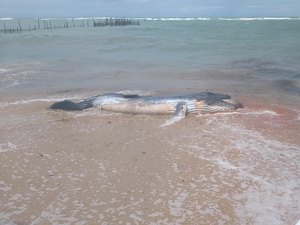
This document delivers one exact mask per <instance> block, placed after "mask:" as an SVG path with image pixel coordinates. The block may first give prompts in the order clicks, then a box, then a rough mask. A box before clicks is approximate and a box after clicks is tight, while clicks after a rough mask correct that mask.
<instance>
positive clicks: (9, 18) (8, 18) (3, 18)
mask: <svg viewBox="0 0 300 225" xmlns="http://www.w3.org/2000/svg"><path fill="white" fill-rule="evenodd" d="M13 19H14V18H11V17H7V18H5V17H2V18H0V20H13Z"/></svg>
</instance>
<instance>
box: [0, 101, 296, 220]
mask: <svg viewBox="0 0 300 225" xmlns="http://www.w3.org/2000/svg"><path fill="white" fill-rule="evenodd" d="M241 100H243V102H244V105H245V108H244V109H242V110H239V111H237V112H234V113H231V114H215V115H189V116H188V117H187V118H185V119H184V120H182V121H180V122H178V123H175V124H173V125H172V126H167V127H161V125H162V124H163V123H164V122H165V120H166V119H167V118H168V117H167V116H163V115H161V116H159V115H131V114H119V113H107V112H103V111H100V110H99V109H97V108H93V109H88V110H85V111H82V112H62V111H51V110H47V108H48V107H49V105H50V104H51V101H48V100H43V99H38V100H31V101H23V102H19V101H12V102H7V103H6V105H5V104H2V106H1V111H0V113H1V115H0V117H1V118H2V119H1V137H0V138H1V139H0V143H1V146H0V154H1V159H0V160H1V164H0V166H1V168H0V170H1V183H0V196H1V198H0V224H16V225H25V224H26V225H27V224H195V225H196V224H199V225H200V224H274V225H276V224H278V225H279V224H296V222H297V221H298V220H299V211H300V208H299V194H300V191H299V180H300V179H299V178H300V177H299V150H300V147H299V145H300V136H299V132H297V131H299V126H300V119H299V111H298V112H296V111H291V110H288V109H286V108H285V109H284V108H281V107H279V106H276V105H274V104H273V105H272V104H271V103H270V105H268V106H266V104H265V102H258V101H255V102H251V101H250V100H249V99H247V98H246V97H245V98H242V99H241Z"/></svg>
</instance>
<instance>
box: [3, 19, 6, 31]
mask: <svg viewBox="0 0 300 225" xmlns="http://www.w3.org/2000/svg"><path fill="white" fill-rule="evenodd" d="M3 26H4V32H5V33H6V25H5V22H4V21H3Z"/></svg>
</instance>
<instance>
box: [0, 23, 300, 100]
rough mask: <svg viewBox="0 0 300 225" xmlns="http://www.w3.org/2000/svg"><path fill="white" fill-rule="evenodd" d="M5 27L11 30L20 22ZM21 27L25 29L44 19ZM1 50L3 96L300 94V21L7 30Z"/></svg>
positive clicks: (1, 38)
mask: <svg viewBox="0 0 300 225" xmlns="http://www.w3.org/2000/svg"><path fill="white" fill-rule="evenodd" d="M66 20H67V19H55V20H54V19H53V20H52V24H55V23H63V22H64V21H66ZM2 21H4V22H5V25H6V27H9V26H10V25H11V26H15V25H16V23H17V20H15V19H12V20H4V19H3V20H2ZM82 21H83V22H84V24H86V23H87V21H89V24H91V20H90V19H89V20H87V19H81V20H76V21H75V23H77V24H80V23H82ZM20 22H21V24H22V26H23V29H24V27H28V26H29V25H28V24H36V23H37V20H36V19H23V20H20ZM41 23H42V22H41ZM69 23H71V22H70V21H69ZM1 26H3V24H2V25H1ZM32 27H33V25H31V28H32ZM0 29H3V27H2V28H1V27H0ZM0 45H1V46H0V48H1V52H0V92H2V93H17V92H21V93H22V92H46V93H47V92H51V93H52V92H54V93H55V92H59V91H64V90H78V89H80V90H97V89H98V90H100V91H101V90H112V91H115V90H124V89H126V90H128V89H142V90H157V91H162V90H169V91H173V89H176V90H178V89H179V91H186V90H189V89H192V90H198V89H199V91H201V90H202V89H209V90H212V91H214V90H217V91H223V90H226V89H227V90H228V89H229V90H228V91H227V92H233V91H236V92H239V93H240V92H243V91H245V93H248V94H249V93H257V91H258V92H261V93H264V91H265V89H266V88H267V87H269V88H273V89H274V87H276V88H278V87H279V89H281V90H284V93H288V94H291V95H293V96H295V95H296V96H299V94H300V91H299V79H300V64H299V62H300V20H299V19H297V18H294V19H281V20H280V19H268V20H262V19H251V20H250V19H249V20H248V19H242V20H241V19H231V20H228V19H210V20H199V19H197V20H184V19H182V20H179V19H178V20H163V21H162V20H141V25H140V26H125V27H98V28H93V27H86V26H85V27H76V28H69V29H55V30H54V29H53V30H44V29H41V30H35V31H23V32H22V33H13V34H7V33H3V32H2V33H0ZM249 83H251V84H253V85H254V84H255V85H256V84H257V85H258V86H257V87H255V88H253V87H252V86H251V85H249ZM262 83H263V84H265V86H260V85H261V84H262ZM237 84H238V85H237ZM268 85H269V86H268ZM250 86H251V87H250ZM233 87H235V89H234V90H233V89H232V88H233ZM238 87H241V88H238ZM245 88H246V89H245Z"/></svg>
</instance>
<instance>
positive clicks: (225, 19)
mask: <svg viewBox="0 0 300 225" xmlns="http://www.w3.org/2000/svg"><path fill="white" fill-rule="evenodd" d="M135 19H140V20H149V21H190V20H200V21H201V20H202V21H207V20H224V21H227V20H228V21H235V20H236V21H255V20H300V17H219V18H218V17H145V18H143V17H138V18H135Z"/></svg>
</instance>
